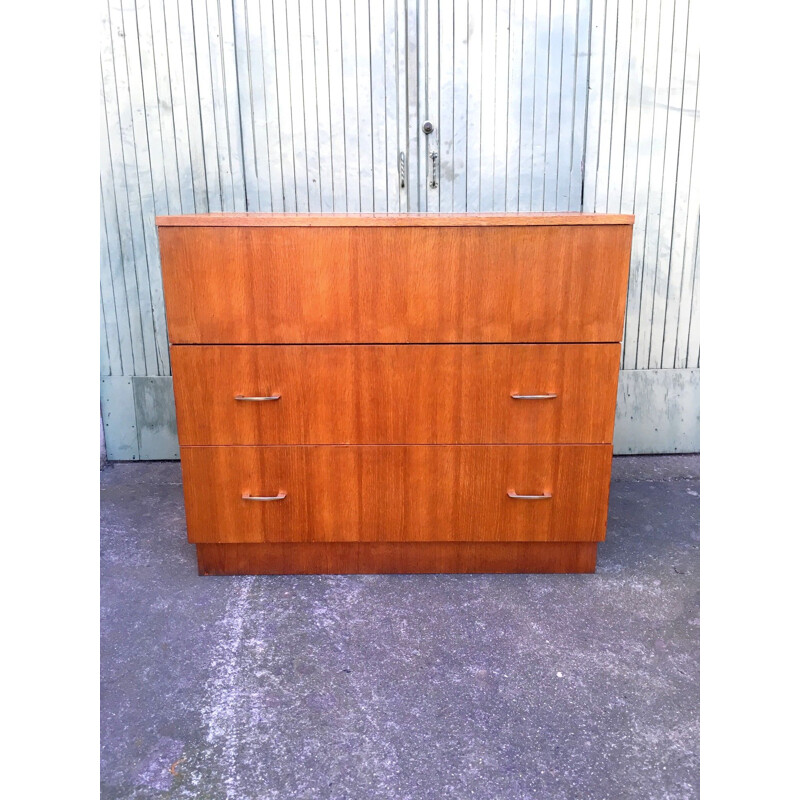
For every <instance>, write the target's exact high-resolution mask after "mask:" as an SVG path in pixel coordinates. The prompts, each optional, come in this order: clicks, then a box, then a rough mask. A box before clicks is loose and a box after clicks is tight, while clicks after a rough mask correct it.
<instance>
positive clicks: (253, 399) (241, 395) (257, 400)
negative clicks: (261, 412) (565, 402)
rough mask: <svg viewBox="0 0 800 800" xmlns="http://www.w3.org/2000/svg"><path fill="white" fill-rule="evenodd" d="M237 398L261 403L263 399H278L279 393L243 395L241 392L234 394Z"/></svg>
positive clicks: (279, 397)
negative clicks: (259, 395)
mask: <svg viewBox="0 0 800 800" xmlns="http://www.w3.org/2000/svg"><path fill="white" fill-rule="evenodd" d="M236 399H237V400H249V401H250V402H251V403H263V402H264V401H265V400H280V399H281V396H280V395H279V394H273V395H270V396H269V397H245V396H244V395H243V394H237V395H236Z"/></svg>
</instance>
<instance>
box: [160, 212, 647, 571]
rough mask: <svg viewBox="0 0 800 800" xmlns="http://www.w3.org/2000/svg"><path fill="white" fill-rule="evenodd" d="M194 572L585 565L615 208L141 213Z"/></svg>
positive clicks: (616, 335) (617, 284) (605, 429)
mask: <svg viewBox="0 0 800 800" xmlns="http://www.w3.org/2000/svg"><path fill="white" fill-rule="evenodd" d="M157 223H158V226H159V238H160V243H161V257H162V271H163V277H164V292H165V298H166V306H167V322H168V327H169V334H170V343H171V357H172V368H173V375H174V386H175V401H176V408H177V415H178V436H179V440H180V444H181V461H182V468H183V479H184V493H185V498H186V518H187V527H188V532H189V541H191V542H193V543H194V544H196V545H197V556H198V566H199V570H200V572H201V573H203V574H239V573H338V572H342V573H347V572H350V573H353V572H592V571H594V567H595V555H596V549H597V542H599V541H602V540H603V538H604V536H605V526H606V515H607V504H608V489H609V481H610V472H611V441H612V434H613V427H614V410H615V403H616V389H617V376H618V370H619V355H620V345H619V342H620V340H621V338H622V325H623V315H624V310H625V296H626V290H627V277H628V263H629V259H630V243H631V232H632V226H633V217H630V216H622V215H589V214H560V215H556V214H533V215H531V214H526V215H521V214H520V215H517V214H510V215H506V214H496V215H488V216H475V215H459V216H447V215H424V216H423V215H419V216H417V215H402V216H389V215H382V216H377V215H376V216H372V215H363V216H361V215H337V216H333V215H297V216H291V215H280V214H274V215H273V214H207V215H198V216H178V217H160V218H158V220H157Z"/></svg>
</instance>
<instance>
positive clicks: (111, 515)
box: [101, 456, 700, 800]
mask: <svg viewBox="0 0 800 800" xmlns="http://www.w3.org/2000/svg"><path fill="white" fill-rule="evenodd" d="M698 466H699V465H698V458H697V457H694V456H651V457H627V458H618V459H615V466H614V480H613V482H612V486H611V506H610V512H609V525H608V538H607V541H606V542H605V543H604V544H601V545H600V547H599V549H598V561H597V564H598V567H597V574H596V575H563V576H561V575H429V576H332V577H325V576H314V577H233V578H200V577H198V576H197V574H196V565H195V558H194V548H193V547H192V546H191V545H189V544H187V543H186V536H185V521H184V513H183V500H182V495H181V483H180V480H181V477H180V467H179V465H178V464H176V463H135V464H115V465H109V466H107V467H106V468H105V469H104V470H103V472H102V474H101V488H102V492H101V498H102V526H101V545H102V548H101V558H102V573H101V575H102V595H101V613H102V686H101V693H102V694H101V701H102V728H101V735H102V752H101V783H102V797H103V798H104V800H113V799H116V798H132V799H136V800H139V798H148V799H150V798H153V799H154V800H161V799H162V798H163V799H164V800H166V798H197V799H198V800H199V799H200V798H203V800H206V799H207V800H225V799H226V798H227V799H228V800H267V798H275V799H276V800H293V799H294V798H303V799H304V800H305V799H306V798H308V800H317V799H319V800H327V799H330V800H361V799H362V798H363V799H364V800H367V799H368V800H384V799H385V800H394V798H398V800H399V799H400V798H403V799H404V800H426V799H427V798H435V800H450V799H451V798H452V800H473V799H474V800H499V799H500V798H513V800H518V799H519V800H525V799H526V798H530V799H531V800H532V799H533V798H537V799H538V798H541V799H542V800H561V799H562V798H563V799H564V800H595V799H597V800H600V798H606V800H626V799H627V798H631V800H634V798H635V800H645V799H646V798H653V799H655V798H658V800H663V799H665V798H696V797H697V796H698V782H699V775H698V773H699V766H698V749H699V742H698V732H699V730H698V729H699V722H698V713H699V703H698V700H699V696H698V695H699V692H698V688H699V675H698V670H699V622H700V620H699V533H698V511H699V496H698V493H699V476H698Z"/></svg>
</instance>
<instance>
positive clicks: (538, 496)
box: [508, 489, 553, 500]
mask: <svg viewBox="0 0 800 800" xmlns="http://www.w3.org/2000/svg"><path fill="white" fill-rule="evenodd" d="M508 496H509V497H510V498H511V499H512V500H549V499H550V498H551V497H552V496H553V495H551V494H517V493H516V492H515V491H514V490H513V489H512V490H511V491H510V492H509V493H508Z"/></svg>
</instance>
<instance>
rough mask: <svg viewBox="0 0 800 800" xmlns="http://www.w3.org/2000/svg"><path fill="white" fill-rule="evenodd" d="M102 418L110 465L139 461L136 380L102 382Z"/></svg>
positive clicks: (115, 377)
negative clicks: (134, 390)
mask: <svg viewBox="0 0 800 800" xmlns="http://www.w3.org/2000/svg"><path fill="white" fill-rule="evenodd" d="M100 415H101V417H102V420H103V430H104V431H105V437H106V455H107V457H108V460H109V461H137V460H138V459H139V438H138V436H137V433H136V410H135V408H134V404H133V377H122V376H119V375H113V376H106V377H102V378H100Z"/></svg>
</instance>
